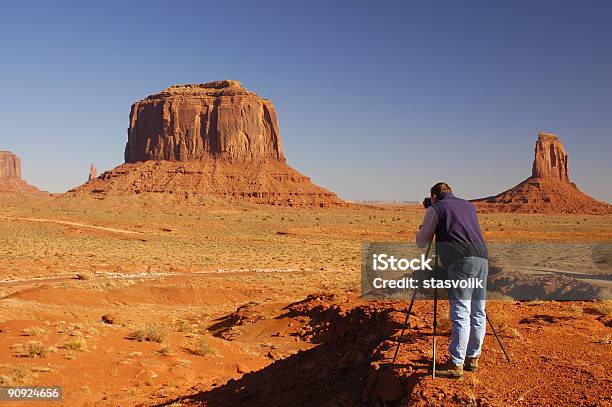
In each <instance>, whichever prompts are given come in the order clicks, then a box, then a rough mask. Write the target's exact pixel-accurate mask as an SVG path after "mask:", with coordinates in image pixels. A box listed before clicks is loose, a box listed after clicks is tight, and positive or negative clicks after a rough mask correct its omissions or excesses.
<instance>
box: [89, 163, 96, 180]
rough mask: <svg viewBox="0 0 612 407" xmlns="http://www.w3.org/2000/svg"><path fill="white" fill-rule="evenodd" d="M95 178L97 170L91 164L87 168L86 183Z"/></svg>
mask: <svg viewBox="0 0 612 407" xmlns="http://www.w3.org/2000/svg"><path fill="white" fill-rule="evenodd" d="M96 178H98V170H97V169H96V166H95V165H94V164H91V167H89V179H88V180H87V181H91V180H94V179H96Z"/></svg>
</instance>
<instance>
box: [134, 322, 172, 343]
mask: <svg viewBox="0 0 612 407" xmlns="http://www.w3.org/2000/svg"><path fill="white" fill-rule="evenodd" d="M167 336H168V329H166V328H165V327H163V326H160V325H145V326H144V327H143V328H140V329H137V330H136V331H135V332H134V339H136V340H137V341H138V342H143V341H149V342H157V343H161V342H163V341H164V340H165V339H166V337H167Z"/></svg>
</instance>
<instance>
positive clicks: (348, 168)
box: [0, 0, 612, 202]
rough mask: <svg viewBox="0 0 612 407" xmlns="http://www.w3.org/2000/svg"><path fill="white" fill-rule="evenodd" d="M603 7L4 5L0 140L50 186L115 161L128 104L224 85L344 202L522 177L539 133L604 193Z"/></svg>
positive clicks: (609, 115)
mask: <svg viewBox="0 0 612 407" xmlns="http://www.w3.org/2000/svg"><path fill="white" fill-rule="evenodd" d="M611 21H612V2H609V1H557V0H555V1H541V0H538V1H532V0H529V1H506V2H501V1H495V2H491V1H478V2H477V1H468V2H458V1H448V2H446V1H397V2H396V1H381V2H375V1H363V2H362V1H304V2H298V1H278V2H277V1H214V2H206V1H194V2H186V1H163V2H157V1H142V2H139V1H133V0H131V1H117V2H113V1H98V2H88V1H74V2H71V3H67V2H61V1H53V2H51V1H44V2H43V1H41V2H33V1H15V2H10V3H6V4H4V5H3V6H2V11H1V12H0V50H1V55H2V57H1V62H0V83H1V85H2V86H1V89H2V95H1V97H0V119H1V121H2V127H1V129H0V150H11V151H13V152H14V153H16V154H18V155H19V156H20V157H21V159H22V162H23V173H24V178H25V179H26V180H27V181H29V182H30V183H32V184H34V185H36V186H38V187H39V188H42V189H46V190H49V191H54V192H55V191H57V192H60V191H65V190H66V189H69V188H71V187H73V186H76V185H78V184H81V183H82V182H83V181H84V180H86V178H87V174H88V170H89V164H90V163H92V162H93V163H95V164H96V165H97V166H98V170H99V171H103V170H108V169H111V168H113V167H114V166H116V165H119V164H121V163H122V162H123V149H124V146H125V141H126V139H127V132H126V129H127V127H128V116H129V111H130V105H131V104H132V103H133V102H135V101H137V100H139V99H142V98H143V97H146V96H148V95H150V94H153V93H156V92H158V91H160V90H162V89H164V88H166V87H167V86H169V85H172V84H178V83H200V82H208V81H212V80H219V79H237V80H240V81H241V82H242V83H243V85H244V86H245V87H247V88H249V89H251V90H254V91H256V92H257V93H258V94H259V95H260V96H262V97H265V98H269V99H271V100H272V101H273V102H274V104H275V106H276V108H277V111H278V114H279V123H280V129H281V135H282V138H283V142H284V150H285V154H286V156H287V159H288V163H289V164H290V165H292V166H294V167H295V168H296V169H298V170H299V171H301V172H303V173H304V174H306V175H308V176H310V177H311V178H312V179H313V180H314V181H315V182H317V183H319V184H320V185H323V186H325V187H327V188H329V189H331V190H333V191H335V192H337V193H339V194H340V196H342V197H343V198H346V199H384V200H420V199H421V198H422V196H424V195H426V194H427V192H428V189H429V187H430V186H431V185H432V184H433V183H435V182H437V181H440V180H444V181H447V182H448V183H449V184H451V186H453V187H454V189H455V191H456V192H457V195H460V196H462V197H467V198H475V197H481V196H487V195H492V194H496V193H498V192H501V191H502V190H504V189H507V188H509V187H512V186H513V185H515V184H517V183H519V182H520V181H522V180H523V179H524V178H526V177H527V176H529V175H530V171H531V163H532V160H533V149H534V145H535V140H536V138H537V133H538V131H540V130H544V131H549V132H554V133H557V134H558V135H559V136H560V138H561V139H562V141H563V142H564V144H565V147H566V149H567V151H568V152H569V168H570V177H571V179H572V180H573V181H574V182H576V183H577V185H578V186H579V187H581V188H582V189H583V190H584V191H585V192H587V193H589V194H590V195H592V196H594V197H596V198H598V199H601V200H607V201H609V202H610V201H612V181H611V175H612V171H611V170H612V160H611V159H610V157H611V156H612V154H611V152H612V137H611V136H612V23H611Z"/></svg>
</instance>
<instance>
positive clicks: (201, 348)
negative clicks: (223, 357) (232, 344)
mask: <svg viewBox="0 0 612 407" xmlns="http://www.w3.org/2000/svg"><path fill="white" fill-rule="evenodd" d="M190 351H191V353H193V354H194V355H198V356H206V355H216V354H217V350H216V349H214V348H213V347H211V346H210V343H208V338H207V337H206V336H201V337H200V338H199V339H198V340H197V341H196V342H195V344H194V345H193V346H192V347H191V349H190Z"/></svg>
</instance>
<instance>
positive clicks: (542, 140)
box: [473, 133, 612, 214]
mask: <svg viewBox="0 0 612 407" xmlns="http://www.w3.org/2000/svg"><path fill="white" fill-rule="evenodd" d="M567 157H568V156H567V154H566V153H565V149H564V147H563V144H562V143H561V141H560V140H559V139H558V138H557V136H555V135H554V134H548V133H540V134H539V136H538V141H537V143H536V148H535V158H534V161H533V169H532V174H531V177H529V178H527V179H526V180H525V181H523V182H521V183H520V184H518V185H517V186H515V187H514V188H511V189H509V190H507V191H504V192H502V193H500V194H498V195H495V196H490V197H488V198H482V199H476V200H474V201H473V202H474V203H475V204H476V206H477V208H478V210H479V211H480V212H525V213H587V214H606V213H612V206H611V205H609V204H607V203H605V202H600V201H597V200H595V199H593V198H591V197H590V196H588V195H587V194H585V193H584V192H582V191H580V190H579V189H578V187H577V186H576V185H575V184H574V183H572V182H570V181H569V172H568V165H567Z"/></svg>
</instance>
